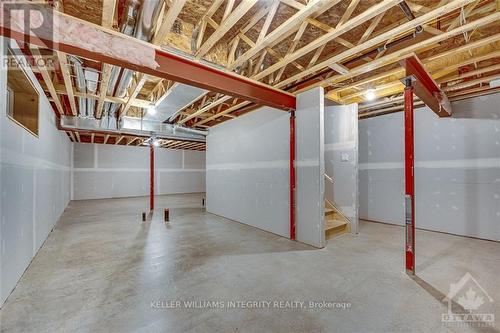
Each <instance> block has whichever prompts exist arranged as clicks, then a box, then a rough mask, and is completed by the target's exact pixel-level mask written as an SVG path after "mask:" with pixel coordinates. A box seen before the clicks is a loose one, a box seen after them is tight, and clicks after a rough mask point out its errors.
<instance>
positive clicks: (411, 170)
mask: <svg viewBox="0 0 500 333" xmlns="http://www.w3.org/2000/svg"><path fill="white" fill-rule="evenodd" d="M405 86H406V87H405V91H404V101H405V112H404V115H405V119H404V122H405V220H406V221H405V227H406V229H405V231H406V232H405V234H406V237H405V243H406V246H405V252H406V272H407V273H410V274H415V154H414V148H415V147H414V117H413V79H412V78H411V77H409V78H407V79H406V80H405Z"/></svg>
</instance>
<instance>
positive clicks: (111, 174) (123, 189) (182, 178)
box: [72, 143, 205, 200]
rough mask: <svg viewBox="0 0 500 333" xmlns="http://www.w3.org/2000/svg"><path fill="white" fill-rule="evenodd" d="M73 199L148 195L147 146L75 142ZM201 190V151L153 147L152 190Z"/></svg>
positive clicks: (202, 167)
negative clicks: (153, 177)
mask: <svg viewBox="0 0 500 333" xmlns="http://www.w3.org/2000/svg"><path fill="white" fill-rule="evenodd" d="M72 192H73V199H74V200H84V199H103V198H121V197H135V196H145V195H149V147H134V146H120V145H101V144H88V143H76V144H74V152H73V191H72ZM197 192H205V152H200V151H193V150H177V149H163V148H156V149H155V194H157V195H158V194H174V193H197Z"/></svg>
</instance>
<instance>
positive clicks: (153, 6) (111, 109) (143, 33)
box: [102, 0, 164, 128]
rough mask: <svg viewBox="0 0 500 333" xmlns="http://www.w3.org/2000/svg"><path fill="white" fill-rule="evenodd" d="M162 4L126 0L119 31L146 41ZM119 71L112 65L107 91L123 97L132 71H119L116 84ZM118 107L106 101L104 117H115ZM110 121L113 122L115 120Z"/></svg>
mask: <svg viewBox="0 0 500 333" xmlns="http://www.w3.org/2000/svg"><path fill="white" fill-rule="evenodd" d="M163 4H164V0H147V1H144V2H143V3H142V5H141V2H140V1H138V0H128V1H127V3H126V8H127V9H126V10H125V12H124V18H123V20H122V21H123V24H122V26H121V28H120V31H121V32H122V33H124V34H126V35H129V36H132V35H133V36H134V37H136V38H137V39H140V40H144V41H147V42H149V41H151V39H152V38H153V35H154V33H155V31H156V24H157V22H158V19H159V16H160V13H161V10H162V7H163ZM119 72H120V68H119V67H116V66H113V68H112V70H111V76H110V81H109V85H108V88H107V89H108V91H107V93H108V94H109V95H114V96H116V97H119V98H124V97H125V96H126V94H127V88H128V87H129V86H130V84H131V83H132V79H133V76H134V71H132V70H129V69H123V70H122V71H121V76H120V81H119V82H118V85H116V82H117V80H118V75H119ZM115 87H116V88H115ZM119 107H120V105H119V104H115V103H106V105H105V117H106V118H108V119H110V118H115V119H116V118H117V116H118V115H117V111H118V109H119ZM111 123H112V124H114V123H115V122H111ZM109 124H110V123H109V122H107V123H106V122H103V123H102V127H103V128H106V125H109ZM107 128H109V127H107Z"/></svg>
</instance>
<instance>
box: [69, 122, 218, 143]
mask: <svg viewBox="0 0 500 333" xmlns="http://www.w3.org/2000/svg"><path fill="white" fill-rule="evenodd" d="M122 123H123V126H121V127H120V128H119V129H104V130H103V129H102V128H101V127H100V124H99V120H97V119H92V118H81V117H71V116H61V118H60V128H61V129H62V130H69V131H71V130H80V131H97V132H98V131H105V132H106V133H108V134H109V133H114V134H116V135H131V136H141V137H158V138H164V139H173V140H187V141H198V142H205V141H206V138H205V137H206V135H207V134H208V132H205V131H199V130H194V129H191V128H186V127H181V126H174V125H171V124H165V123H162V122H160V121H147V120H141V119H137V118H130V117H123V121H122Z"/></svg>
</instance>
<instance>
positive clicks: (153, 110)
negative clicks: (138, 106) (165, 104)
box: [148, 105, 156, 116]
mask: <svg viewBox="0 0 500 333" xmlns="http://www.w3.org/2000/svg"><path fill="white" fill-rule="evenodd" d="M148 114H150V115H152V116H154V115H155V114H156V106H154V105H150V106H148Z"/></svg>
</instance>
